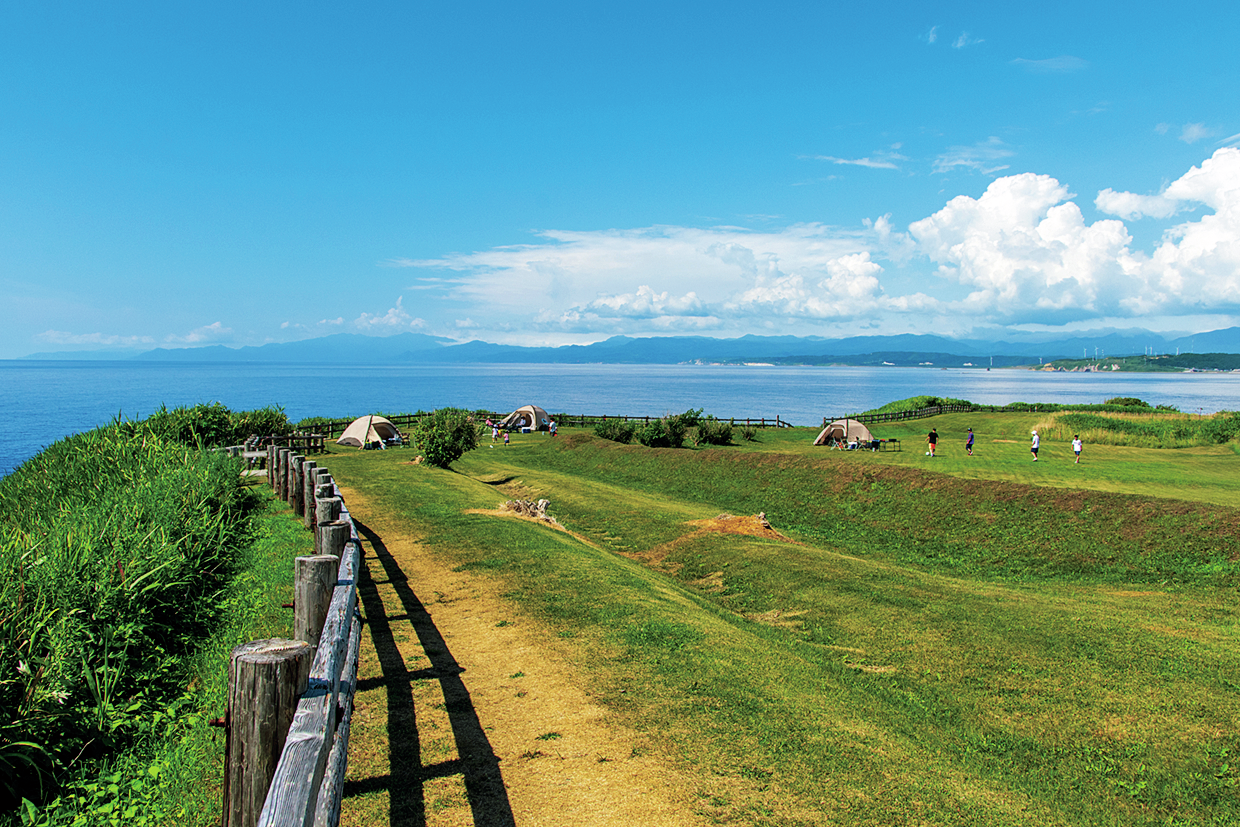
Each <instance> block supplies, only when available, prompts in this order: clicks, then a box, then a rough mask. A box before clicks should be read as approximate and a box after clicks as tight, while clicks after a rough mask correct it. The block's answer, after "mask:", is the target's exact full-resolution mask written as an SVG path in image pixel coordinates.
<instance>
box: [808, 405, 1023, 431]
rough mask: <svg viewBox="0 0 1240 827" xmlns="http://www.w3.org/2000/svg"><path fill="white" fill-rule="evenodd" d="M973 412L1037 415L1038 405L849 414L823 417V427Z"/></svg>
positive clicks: (950, 406) (970, 406) (933, 408)
mask: <svg viewBox="0 0 1240 827" xmlns="http://www.w3.org/2000/svg"><path fill="white" fill-rule="evenodd" d="M973 411H990V412H994V413H1037V412H1038V406H1037V405H1020V406H1016V407H1008V406H1004V407H995V406H992V405H931V406H930V407H928V408H918V409H917V410H915V411H891V412H888V413H870V414H848V415H847V416H838V417H836V418H835V419H830V418H827V417H823V420H822V427H824V428H825V427H827V423H829V422H835V421H836V420H837V419H851V420H853V421H855V422H860V423H861V424H863V425H873V424H875V423H882V422H907V421H909V420H913V419H925V418H926V417H929V416H938V415H939V414H946V413H972V412H973Z"/></svg>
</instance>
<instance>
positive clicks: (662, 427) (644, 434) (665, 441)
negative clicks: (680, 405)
mask: <svg viewBox="0 0 1240 827" xmlns="http://www.w3.org/2000/svg"><path fill="white" fill-rule="evenodd" d="M688 434H689V420H688V419H686V418H685V417H684V416H683V415H680V414H668V415H667V416H661V417H659V418H658V419H652V420H650V421H649V422H647V423H646V424H645V425H643V426H641V427H640V428H638V429H637V441H638V442H640V443H641V444H642V445H645V446H646V447H647V448H683V447H684V444H685V437H686V436H688Z"/></svg>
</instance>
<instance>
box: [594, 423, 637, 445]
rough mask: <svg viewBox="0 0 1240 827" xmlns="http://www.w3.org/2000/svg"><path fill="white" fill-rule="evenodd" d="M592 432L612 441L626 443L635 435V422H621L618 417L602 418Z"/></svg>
mask: <svg viewBox="0 0 1240 827" xmlns="http://www.w3.org/2000/svg"><path fill="white" fill-rule="evenodd" d="M594 434H595V436H598V437H602V438H603V439H610V440H611V441H612V442H622V443H624V444H625V445H628V444H629V443H630V442H632V441H633V437H635V436H636V435H637V424H636V423H633V422H623V421H621V420H619V419H604V420H603V421H602V422H600V423H598V424H597V425H595V426H594Z"/></svg>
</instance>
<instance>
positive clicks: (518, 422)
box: [499, 405, 551, 431]
mask: <svg viewBox="0 0 1240 827" xmlns="http://www.w3.org/2000/svg"><path fill="white" fill-rule="evenodd" d="M499 427H501V428H504V429H506V430H509V431H519V430H521V429H522V428H529V429H530V430H531V431H546V430H549V429H550V428H551V417H550V416H548V415H547V412H546V411H544V410H543V409H542V408H540V407H538V406H537V405H525V406H523V407H520V408H517V409H516V410H515V411H513V412H512V413H510V414H508V416H506V417H504V418H503V419H502V420H500V422H499Z"/></svg>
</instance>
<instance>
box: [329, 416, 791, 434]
mask: <svg viewBox="0 0 1240 827" xmlns="http://www.w3.org/2000/svg"><path fill="white" fill-rule="evenodd" d="M423 416H427V414H400V415H398V416H389V417H385V418H386V419H387V420H388V421H389V422H391V423H392V424H393V425H395V426H396V427H398V428H408V427H412V426H414V425H417V424H418V420H420V419H421V418H422V417H423ZM506 416H508V414H506V413H496V412H494V411H492V412H489V413H488V412H479V411H476V412H474V417H475V419H476V420H477V421H479V422H485V421H486V420H487V419H490V420H492V421H493V422H499V421H500V420H501V419H503V418H505V417H506ZM552 416H553V417H556V423H557V424H559V425H561V426H565V425H576V426H578V427H581V428H584V427H586V426H591V425H597V424H599V423H600V422H614V421H616V420H619V421H621V422H649V421H650V420H652V419H658V418H659V417H658V416H629V415H624V414H621V415H617V416H612V415H608V414H565V413H559V414H552ZM716 419H719V420H721V421H724V422H731V423H732V424H733V425H748V426H750V427H754V428H791V427H792V425H791V424H790V423H789V422H787V421H785V420H783V419H782V418H780V417H779V416H776V417H774V418H770V417H740V416H734V417H726V416H720V417H716ZM352 422H353V420H352V419H347V420H338V421H334V422H323V423H320V424H319V425H317V426H316V427H317V428H318V429H319V430H320V431H322V432H323V434H324V435H326V437H327V438H328V439H331V438H333V437H337V436H339V435H340V434H343V433H344V429H345V428H347V427H349V425H350V424H351V423H352Z"/></svg>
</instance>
